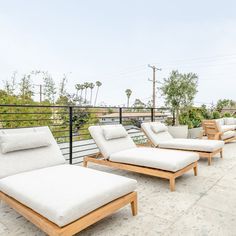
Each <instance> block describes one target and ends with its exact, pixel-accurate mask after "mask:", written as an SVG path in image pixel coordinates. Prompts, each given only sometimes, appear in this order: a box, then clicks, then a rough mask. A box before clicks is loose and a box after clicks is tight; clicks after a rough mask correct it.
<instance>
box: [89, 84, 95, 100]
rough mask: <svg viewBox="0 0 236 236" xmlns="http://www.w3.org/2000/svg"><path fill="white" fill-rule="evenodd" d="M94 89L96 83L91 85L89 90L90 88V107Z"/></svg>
mask: <svg viewBox="0 0 236 236" xmlns="http://www.w3.org/2000/svg"><path fill="white" fill-rule="evenodd" d="M94 87H95V85H94V83H90V84H89V88H90V105H92V98H93V89H94Z"/></svg>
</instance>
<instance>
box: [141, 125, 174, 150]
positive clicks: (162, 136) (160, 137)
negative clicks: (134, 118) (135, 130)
mask: <svg viewBox="0 0 236 236" xmlns="http://www.w3.org/2000/svg"><path fill="white" fill-rule="evenodd" d="M152 123H153V122H147V123H142V125H141V127H142V129H143V131H144V132H145V134H146V135H147V136H148V138H149V139H150V140H151V142H152V143H153V144H154V145H155V146H158V145H159V143H160V142H162V141H166V140H171V139H173V137H172V136H171V135H170V133H169V132H168V131H164V132H161V133H155V132H153V130H152V128H151V125H152ZM154 123H158V122H154ZM159 124H160V123H159Z"/></svg>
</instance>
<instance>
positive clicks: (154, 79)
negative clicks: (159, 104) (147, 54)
mask: <svg viewBox="0 0 236 236" xmlns="http://www.w3.org/2000/svg"><path fill="white" fill-rule="evenodd" d="M148 67H150V68H151V69H152V80H150V79H149V81H152V107H153V113H154V120H155V108H156V82H157V81H156V71H158V70H159V71H161V68H157V67H156V66H151V65H148Z"/></svg>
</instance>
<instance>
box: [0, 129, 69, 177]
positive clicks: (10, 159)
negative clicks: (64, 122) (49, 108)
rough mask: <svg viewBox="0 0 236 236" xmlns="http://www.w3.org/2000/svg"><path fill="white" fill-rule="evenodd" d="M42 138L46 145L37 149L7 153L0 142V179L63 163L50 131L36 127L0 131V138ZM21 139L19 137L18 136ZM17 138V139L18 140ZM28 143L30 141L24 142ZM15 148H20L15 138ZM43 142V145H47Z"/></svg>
mask: <svg viewBox="0 0 236 236" xmlns="http://www.w3.org/2000/svg"><path fill="white" fill-rule="evenodd" d="M37 133H38V135H39V136H40V135H41V136H43V137H44V138H45V140H47V142H48V145H47V146H42V147H37V148H29V147H27V149H25V150H17V151H12V150H11V151H9V152H6V153H4V152H5V151H4V150H3V146H2V143H3V142H1V141H0V179H1V178H4V177H7V176H10V175H14V174H18V173H21V172H25V171H31V170H35V169H40V168H44V167H49V166H54V165H60V164H64V163H65V159H64V157H63V155H62V153H61V151H60V148H59V146H58V145H57V143H56V141H55V139H54V137H53V135H52V133H51V131H50V130H49V128H48V127H37V128H19V129H0V136H1V137H6V136H7V135H16V137H18V136H17V135H18V134H19V135H20V134H21V135H23V137H26V138H27V135H28V136H29V137H30V136H32V135H33V136H34V135H37ZM19 137H21V136H19ZM19 137H18V138H19ZM25 141H28V142H29V146H30V142H31V141H32V140H24V143H25V144H27V143H26V142H25ZM14 142H15V144H16V146H20V145H21V142H20V140H19V142H18V140H17V139H16V138H15V140H14V139H13V142H12V143H13V144H14ZM47 142H45V143H47ZM12 143H11V144H10V145H11V148H12Z"/></svg>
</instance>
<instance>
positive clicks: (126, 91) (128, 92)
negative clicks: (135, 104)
mask: <svg viewBox="0 0 236 236" xmlns="http://www.w3.org/2000/svg"><path fill="white" fill-rule="evenodd" d="M125 93H126V96H127V107H129V99H130V96H131V94H132V90H131V89H126V90H125Z"/></svg>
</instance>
